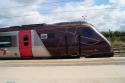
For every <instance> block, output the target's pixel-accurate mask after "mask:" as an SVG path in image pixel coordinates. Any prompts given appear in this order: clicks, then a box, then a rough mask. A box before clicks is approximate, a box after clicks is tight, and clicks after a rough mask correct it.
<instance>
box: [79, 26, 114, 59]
mask: <svg viewBox="0 0 125 83" xmlns="http://www.w3.org/2000/svg"><path fill="white" fill-rule="evenodd" d="M78 34H79V37H78V38H79V39H78V40H79V42H80V43H79V47H80V52H81V53H80V54H81V56H84V57H112V56H113V50H112V47H111V44H110V43H109V41H108V40H107V39H106V38H105V37H104V36H103V35H101V34H100V33H99V32H97V31H96V30H95V28H94V27H93V26H92V25H89V26H88V25H87V26H83V27H80V28H79V29H78Z"/></svg>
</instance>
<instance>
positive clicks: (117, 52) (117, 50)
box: [113, 47, 125, 57]
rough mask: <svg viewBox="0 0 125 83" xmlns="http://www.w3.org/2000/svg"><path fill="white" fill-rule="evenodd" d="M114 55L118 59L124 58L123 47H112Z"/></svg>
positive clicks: (124, 50) (124, 49) (124, 51)
mask: <svg viewBox="0 0 125 83" xmlns="http://www.w3.org/2000/svg"><path fill="white" fill-rule="evenodd" d="M113 51H114V55H115V56H118V57H125V47H117V48H116V47H114V48H113Z"/></svg>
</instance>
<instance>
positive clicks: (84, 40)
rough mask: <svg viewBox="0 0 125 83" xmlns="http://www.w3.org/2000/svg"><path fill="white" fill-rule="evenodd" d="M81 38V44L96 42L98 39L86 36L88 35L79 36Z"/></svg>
mask: <svg viewBox="0 0 125 83" xmlns="http://www.w3.org/2000/svg"><path fill="white" fill-rule="evenodd" d="M80 38H81V43H82V44H94V43H97V42H98V40H95V39H93V38H88V37H84V36H83V37H82V36H81V37H80Z"/></svg>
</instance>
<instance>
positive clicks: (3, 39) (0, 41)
mask: <svg viewBox="0 0 125 83" xmlns="http://www.w3.org/2000/svg"><path fill="white" fill-rule="evenodd" d="M11 46H12V39H11V36H0V47H11Z"/></svg>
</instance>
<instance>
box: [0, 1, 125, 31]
mask: <svg viewBox="0 0 125 83" xmlns="http://www.w3.org/2000/svg"><path fill="white" fill-rule="evenodd" d="M52 1H57V0H50V1H48V2H52ZM44 2H47V1H46V0H4V1H1V2H0V8H1V9H0V27H7V26H14V25H15V26H16V25H23V24H32V23H33V24H34V23H55V22H62V21H79V20H83V18H82V16H87V17H86V19H87V21H88V22H90V23H92V24H94V25H95V27H96V28H97V29H98V30H100V31H102V30H105V31H106V30H107V31H108V30H109V29H111V30H121V31H122V30H125V29H124V27H125V25H124V23H125V9H124V7H125V1H124V0H110V1H109V4H105V5H104V4H101V5H96V2H95V0H83V1H81V2H68V3H66V4H65V5H63V6H62V5H60V6H58V7H55V9H53V10H51V12H49V14H42V13H44V11H39V10H38V9H40V10H41V9H44V6H42V3H44ZM50 5H51V4H50ZM18 6H20V7H18ZM21 6H22V7H21ZM12 7H14V8H12ZM108 8H109V9H108ZM64 11H71V12H64Z"/></svg>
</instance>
